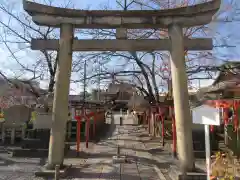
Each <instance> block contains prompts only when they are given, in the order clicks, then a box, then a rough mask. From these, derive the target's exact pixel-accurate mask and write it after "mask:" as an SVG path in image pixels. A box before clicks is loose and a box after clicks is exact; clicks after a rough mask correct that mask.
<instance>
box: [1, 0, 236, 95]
mask: <svg viewBox="0 0 240 180" xmlns="http://www.w3.org/2000/svg"><path fill="white" fill-rule="evenodd" d="M44 1H47V2H48V0H36V2H40V3H42V2H44ZM129 1H130V0H129ZM172 1H176V0H172ZM197 1H198V0H195V2H197ZM230 1H232V0H223V2H224V3H223V5H222V8H226V6H227V4H228V2H230ZM234 1H235V3H236V4H235V5H234V8H236V7H240V0H234ZM4 2H5V3H8V4H14V10H15V11H16V12H17V11H21V10H22V4H21V3H22V1H21V0H0V3H4ZM66 2H68V1H67V0H54V1H53V5H56V6H61V4H66ZM70 2H71V4H70V7H71V6H72V5H74V7H75V8H77V9H104V7H108V8H110V9H119V8H120V7H119V6H118V5H117V4H116V1H115V0H70ZM178 2H180V1H179V0H178ZM239 9H240V8H239ZM231 11H232V10H231V9H230V10H228V16H229V14H232V16H234V17H235V18H237V19H238V21H234V22H232V23H211V24H210V27H212V28H213V29H215V30H216V32H217V33H213V34H212V36H214V37H215V45H221V44H223V43H227V44H228V45H231V46H236V47H232V48H229V47H228V48H224V47H221V48H214V50H213V52H214V53H215V54H216V55H217V57H218V59H216V61H218V62H220V61H219V59H224V60H239V55H240V51H239V48H240V47H239V45H238V44H239V43H240V42H239V40H240V33H239V32H238V31H239V29H240V24H239V23H240V18H239V17H237V16H235V15H234V14H233V13H231ZM239 13H240V11H239ZM225 15H226V14H225ZM4 18H5V17H4V16H1V12H0V19H4ZM0 33H1V32H0ZM219 33H220V34H219ZM222 37H227V38H226V39H225V40H224V42H223V41H222ZM220 39H221V41H220ZM0 53H1V59H0V63H1V66H0V68H1V69H2V70H4V72H6V73H9V74H12V72H10V71H9V70H8V69H9V68H11V70H17V69H18V67H17V66H15V65H14V64H13V63H11V61H10V59H11V58H10V57H9V54H8V53H6V48H3V46H2V45H1V44H0ZM36 56H39V54H38V53H37V52H32V51H31V52H30V51H27V52H26V51H25V52H22V53H21V57H22V58H24V61H30V59H33V58H35V57H36ZM18 73H19V72H18ZM196 83H198V82H196ZM209 83H211V81H201V84H202V85H208V84H209ZM42 86H43V87H45V86H46V83H45V82H42ZM78 87H79V86H77V85H72V88H73V89H77V88H78ZM72 93H76V92H74V91H73V92H72ZM77 93H78V92H77Z"/></svg>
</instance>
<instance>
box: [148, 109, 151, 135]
mask: <svg viewBox="0 0 240 180" xmlns="http://www.w3.org/2000/svg"><path fill="white" fill-rule="evenodd" d="M147 119H148V134H151V124H150V121H151V111H150V110H149V112H148V118H147Z"/></svg>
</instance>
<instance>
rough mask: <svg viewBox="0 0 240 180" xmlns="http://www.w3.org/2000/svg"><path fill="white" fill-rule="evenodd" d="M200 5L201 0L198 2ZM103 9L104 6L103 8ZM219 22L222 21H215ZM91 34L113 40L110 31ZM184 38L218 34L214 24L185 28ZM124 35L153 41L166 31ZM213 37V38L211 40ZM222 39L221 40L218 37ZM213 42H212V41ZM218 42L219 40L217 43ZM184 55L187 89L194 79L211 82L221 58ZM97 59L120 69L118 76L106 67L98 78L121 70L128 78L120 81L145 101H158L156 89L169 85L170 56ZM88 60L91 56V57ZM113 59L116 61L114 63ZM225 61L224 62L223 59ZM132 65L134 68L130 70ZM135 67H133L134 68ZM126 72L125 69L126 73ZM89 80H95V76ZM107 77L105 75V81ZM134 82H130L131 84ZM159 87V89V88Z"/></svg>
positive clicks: (152, 4)
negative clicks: (140, 95) (136, 90)
mask: <svg viewBox="0 0 240 180" xmlns="http://www.w3.org/2000/svg"><path fill="white" fill-rule="evenodd" d="M202 2H204V0H203V1H202ZM190 3H191V1H184V3H183V4H181V6H187V5H189V4H190ZM117 4H118V5H119V6H120V8H122V9H124V10H127V9H137V8H138V9H139V8H140V9H164V8H169V7H176V5H172V4H170V5H169V1H159V0H145V1H144V0H138V1H137V0H133V1H130V2H128V3H127V1H125V0H124V1H117ZM105 8H106V7H105ZM223 12H226V9H223V10H221V12H219V13H218V15H217V17H218V16H220V15H221V14H222V13H223ZM217 17H215V19H214V21H217V20H218V19H217ZM219 23H222V22H219ZM87 33H89V34H91V35H92V36H93V37H94V38H96V37H97V38H100V39H101V38H114V37H115V33H116V32H115V31H113V30H91V31H90V32H87ZM184 33H185V34H184V35H185V36H186V37H188V38H192V37H209V36H210V37H212V36H213V35H214V34H213V33H218V32H217V30H216V29H215V25H211V26H209V25H205V26H199V27H192V28H187V29H185V31H184ZM127 36H128V38H129V39H141V38H142V39H146V38H154V39H164V38H168V32H167V30H166V29H159V30H144V31H143V30H128V32H127ZM213 38H214V37H213ZM221 39H224V37H221ZM215 42H216V41H215ZM218 42H219V40H218ZM222 42H223V44H219V43H217V44H216V43H215V45H214V46H215V47H228V48H229V47H231V46H229V45H228V44H227V43H225V42H224V41H220V43H222ZM185 55H186V66H187V73H188V76H189V86H191V82H193V81H195V80H199V79H200V80H201V79H203V80H205V79H213V78H214V76H215V72H216V70H217V69H219V68H218V65H219V64H220V63H221V61H222V59H220V58H219V56H216V54H214V53H212V52H211V51H206V52H188V51H186V52H185ZM98 56H101V57H102V59H109V58H111V64H113V61H117V62H119V61H121V62H122V66H121V68H119V69H118V71H117V72H118V73H116V71H115V72H113V70H112V66H109V67H108V68H106V70H105V72H103V73H100V74H99V76H104V75H107V74H108V73H109V74H111V73H115V74H116V75H118V76H119V75H121V79H123V78H122V74H123V70H124V71H125V75H126V77H128V78H126V77H125V78H124V79H123V80H125V81H128V82H130V83H133V84H135V86H136V87H138V88H139V89H141V90H142V92H143V94H145V96H147V97H148V100H149V101H152V102H159V91H160V88H162V89H164V90H165V91H166V86H167V83H169V78H171V74H170V67H169V59H170V55H169V53H168V52H145V53H144V52H127V53H123V52H105V53H100V54H98ZM92 58H94V57H93V55H92ZM115 59H117V60H115ZM224 60H225V61H227V60H228V59H224ZM134 65H136V66H135V69H133V68H131V67H133V66H134ZM136 67H137V68H136ZM126 69H127V70H126ZM135 70H136V71H140V72H141V73H139V72H136V73H131V72H133V71H135ZM90 77H92V78H93V77H97V74H95V75H93V76H89V78H90ZM108 77H109V76H105V78H108ZM133 79H134V81H133ZM159 87H160V88H159Z"/></svg>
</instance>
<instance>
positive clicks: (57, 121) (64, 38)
mask: <svg viewBox="0 0 240 180" xmlns="http://www.w3.org/2000/svg"><path fill="white" fill-rule="evenodd" d="M72 42H73V26H72V25H70V24H63V25H61V29H60V40H59V59H58V66H57V72H56V84H55V90H54V100H53V115H52V129H51V135H50V142H49V154H48V164H47V166H46V168H48V169H54V168H55V166H56V165H59V164H60V165H62V164H63V160H64V147H65V133H66V124H67V119H68V96H69V86H70V77H71V69H72V68H71V67H72Z"/></svg>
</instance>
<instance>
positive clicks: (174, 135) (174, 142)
mask: <svg viewBox="0 0 240 180" xmlns="http://www.w3.org/2000/svg"><path fill="white" fill-rule="evenodd" d="M172 134H173V149H172V151H173V157H175V158H176V157H177V134H176V121H175V117H174V115H173V116H172Z"/></svg>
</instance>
